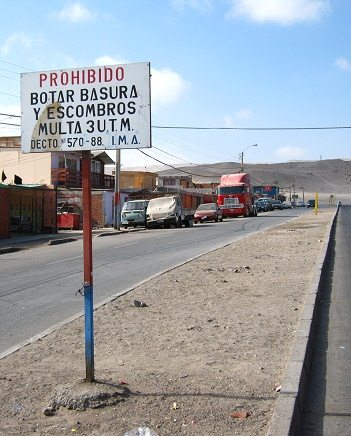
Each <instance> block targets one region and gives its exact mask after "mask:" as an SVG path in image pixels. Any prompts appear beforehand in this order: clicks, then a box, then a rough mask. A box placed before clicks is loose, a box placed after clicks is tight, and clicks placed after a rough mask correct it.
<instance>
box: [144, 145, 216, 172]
mask: <svg viewBox="0 0 351 436" xmlns="http://www.w3.org/2000/svg"><path fill="white" fill-rule="evenodd" d="M138 151H139V152H140V153H142V154H145V156H147V157H150V158H151V159H153V160H155V161H156V162H158V163H160V164H162V165H166V166H167V167H170V168H173V169H174V170H177V171H179V172H181V173H185V174H189V175H190V176H198V177H209V178H212V179H213V177H219V176H214V175H212V176H208V175H204V174H195V173H190V172H189V171H185V170H181V169H180V168H177V167H175V166H173V165H170V164H167V163H165V162H162V161H161V160H159V159H156V158H155V157H152V156H150V155H149V154H147V153H145V151H142V150H140V149H139V148H138Z"/></svg>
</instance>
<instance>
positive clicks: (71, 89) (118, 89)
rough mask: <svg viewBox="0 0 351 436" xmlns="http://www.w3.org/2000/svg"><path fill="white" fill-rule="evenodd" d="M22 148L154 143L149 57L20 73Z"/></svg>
mask: <svg viewBox="0 0 351 436" xmlns="http://www.w3.org/2000/svg"><path fill="white" fill-rule="evenodd" d="M21 109H22V138H21V143H22V152H23V153H40V152H51V151H81V150H107V149H123V148H147V147H151V103H150V63H148V62H141V63H135V64H125V65H110V66H102V67H90V68H80V69H67V70H66V69H63V70H57V71H40V72H35V73H24V74H22V75H21Z"/></svg>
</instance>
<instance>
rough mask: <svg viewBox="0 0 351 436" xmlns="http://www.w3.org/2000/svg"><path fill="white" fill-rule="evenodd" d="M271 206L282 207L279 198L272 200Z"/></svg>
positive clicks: (274, 207) (280, 208)
mask: <svg viewBox="0 0 351 436" xmlns="http://www.w3.org/2000/svg"><path fill="white" fill-rule="evenodd" d="M272 206H273V209H279V210H282V209H283V205H282V202H281V201H280V200H273V203H272Z"/></svg>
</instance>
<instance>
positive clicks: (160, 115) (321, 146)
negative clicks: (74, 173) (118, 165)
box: [0, 0, 351, 169]
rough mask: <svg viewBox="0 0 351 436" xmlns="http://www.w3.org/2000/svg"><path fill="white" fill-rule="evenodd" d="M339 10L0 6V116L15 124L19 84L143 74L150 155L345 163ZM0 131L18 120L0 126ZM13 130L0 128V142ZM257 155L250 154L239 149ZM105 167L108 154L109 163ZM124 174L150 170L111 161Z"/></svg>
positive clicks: (87, 1) (346, 63) (212, 1)
mask: <svg viewBox="0 0 351 436" xmlns="http://www.w3.org/2000/svg"><path fill="white" fill-rule="evenodd" d="M350 22H351V1H350V0H329V1H328V0H162V1H155V0H99V1H98V0H95V1H94V0H82V1H79V2H75V1H70V0H65V1H61V0H56V1H47V0H45V1H44V0H36V1H35V2H31V1H23V0H11V1H10V2H5V3H4V4H3V5H2V13H1V18H0V113H2V114H16V115H19V114H20V73H22V72H28V71H42V70H55V69H61V68H76V67H88V66H93V65H110V64H116V63H117V64H119V63H129V62H150V63H151V69H152V70H151V72H152V81H151V85H152V87H151V93H152V125H153V126H154V127H153V128H152V143H153V148H152V149H146V150H143V151H144V152H146V153H147V154H149V155H150V156H153V157H155V158H156V159H158V160H160V161H162V162H165V163H169V164H172V165H174V164H185V162H184V161H187V162H191V163H195V164H199V163H210V162H211V163H214V162H222V161H238V160H239V153H241V152H242V151H243V150H245V149H246V148H247V147H248V148H247V149H246V150H245V153H244V157H245V161H246V162H255V163H264V162H285V161H288V160H292V159H298V160H318V159H320V158H321V156H322V158H323V159H329V158H350V152H349V150H350V144H351V141H350V138H351V129H339V130H278V131H275V130H273V131H272V130H225V131H223V130H182V129H158V128H156V127H155V126H189V127H235V128H271V127H275V128H282V127H285V128H286V127H329V126H336V127H337V126H351V86H350V85H351V25H350ZM0 122H1V123H19V122H20V119H19V118H8V117H6V116H4V115H0ZM19 134H20V128H14V127H9V126H7V125H6V124H0V135H1V136H4V135H19ZM251 144H258V146H257V147H249V146H250V145H251ZM112 155H113V152H112ZM121 157H122V169H123V167H124V168H126V167H131V166H142V167H146V168H149V167H151V166H152V165H155V164H158V162H157V161H154V160H153V159H151V158H149V157H146V156H145V155H143V154H142V153H140V152H139V151H137V150H122V152H121Z"/></svg>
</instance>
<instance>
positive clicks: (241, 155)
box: [239, 144, 257, 173]
mask: <svg viewBox="0 0 351 436" xmlns="http://www.w3.org/2000/svg"><path fill="white" fill-rule="evenodd" d="M250 147H257V144H251V145H248V146H247V147H246V148H244V150H243V151H242V152H241V153H240V154H239V158H240V159H241V169H240V171H241V172H242V173H243V172H244V151H245V150H247V149H248V148H250Z"/></svg>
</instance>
